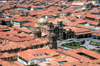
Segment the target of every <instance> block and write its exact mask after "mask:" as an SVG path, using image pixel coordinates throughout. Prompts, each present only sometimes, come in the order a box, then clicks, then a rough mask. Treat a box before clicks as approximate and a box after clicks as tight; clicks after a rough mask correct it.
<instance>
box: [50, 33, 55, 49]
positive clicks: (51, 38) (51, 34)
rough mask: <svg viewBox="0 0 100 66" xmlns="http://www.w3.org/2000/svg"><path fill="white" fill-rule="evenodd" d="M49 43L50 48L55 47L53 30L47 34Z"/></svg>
mask: <svg viewBox="0 0 100 66" xmlns="http://www.w3.org/2000/svg"><path fill="white" fill-rule="evenodd" d="M49 45H51V47H50V48H51V49H57V36H56V34H55V33H53V32H51V33H50V35H49Z"/></svg>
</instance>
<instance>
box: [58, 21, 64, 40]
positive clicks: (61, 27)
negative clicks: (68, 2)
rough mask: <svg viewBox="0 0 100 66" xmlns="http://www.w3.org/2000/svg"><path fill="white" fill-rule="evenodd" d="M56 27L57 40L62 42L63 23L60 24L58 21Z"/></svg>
mask: <svg viewBox="0 0 100 66" xmlns="http://www.w3.org/2000/svg"><path fill="white" fill-rule="evenodd" d="M57 26H58V28H59V39H60V41H62V39H63V22H62V20H58V22H57Z"/></svg>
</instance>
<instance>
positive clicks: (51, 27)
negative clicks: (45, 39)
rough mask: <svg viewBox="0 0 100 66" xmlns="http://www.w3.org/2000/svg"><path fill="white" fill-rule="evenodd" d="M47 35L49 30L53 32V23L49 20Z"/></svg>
mask: <svg viewBox="0 0 100 66" xmlns="http://www.w3.org/2000/svg"><path fill="white" fill-rule="evenodd" d="M47 26H48V30H47V31H48V36H49V35H50V34H51V32H53V30H54V24H53V23H52V22H51V21H49V22H48V25H47Z"/></svg>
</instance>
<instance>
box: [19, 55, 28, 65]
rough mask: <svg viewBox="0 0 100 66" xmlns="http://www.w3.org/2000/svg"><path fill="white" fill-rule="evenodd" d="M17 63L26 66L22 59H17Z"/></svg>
mask: <svg viewBox="0 0 100 66" xmlns="http://www.w3.org/2000/svg"><path fill="white" fill-rule="evenodd" d="M17 61H18V62H19V63H22V64H24V65H27V63H26V62H25V61H23V60H22V59H20V58H19V57H17Z"/></svg>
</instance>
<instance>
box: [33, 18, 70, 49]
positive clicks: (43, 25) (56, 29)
mask: <svg viewBox="0 0 100 66" xmlns="http://www.w3.org/2000/svg"><path fill="white" fill-rule="evenodd" d="M63 27H64V25H63V22H62V20H58V22H57V25H54V24H53V23H52V22H51V21H47V20H46V19H44V18H40V19H39V20H38V21H37V23H36V24H35V25H33V26H32V33H33V34H34V36H35V38H41V37H42V38H47V39H48V40H49V47H50V48H51V49H53V48H57V40H60V41H62V40H63V39H66V35H67V33H68V32H67V33H66V30H64V29H63ZM70 32H71V30H70ZM71 35H72V34H71ZM68 36H70V35H69V34H68ZM68 36H67V38H68Z"/></svg>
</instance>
